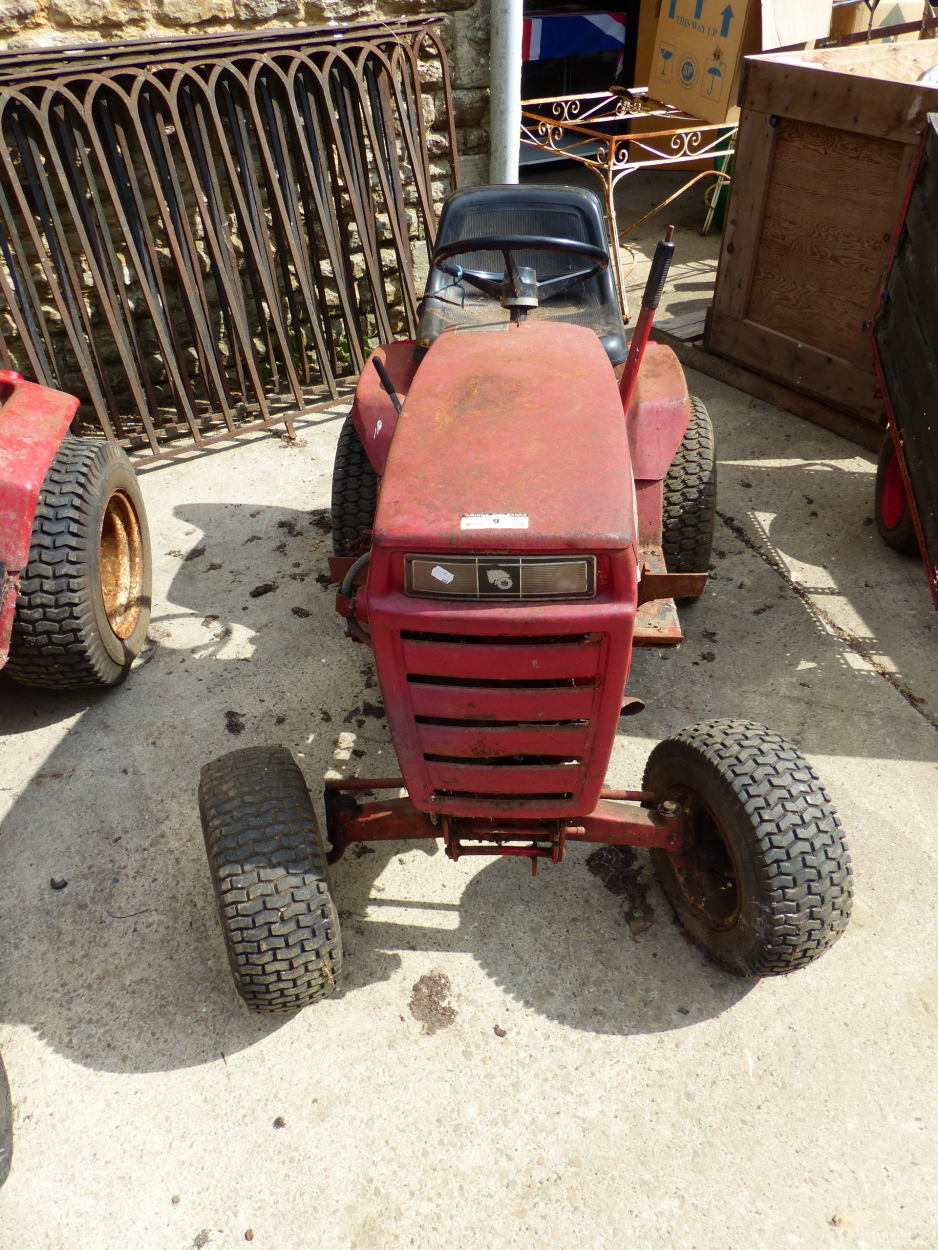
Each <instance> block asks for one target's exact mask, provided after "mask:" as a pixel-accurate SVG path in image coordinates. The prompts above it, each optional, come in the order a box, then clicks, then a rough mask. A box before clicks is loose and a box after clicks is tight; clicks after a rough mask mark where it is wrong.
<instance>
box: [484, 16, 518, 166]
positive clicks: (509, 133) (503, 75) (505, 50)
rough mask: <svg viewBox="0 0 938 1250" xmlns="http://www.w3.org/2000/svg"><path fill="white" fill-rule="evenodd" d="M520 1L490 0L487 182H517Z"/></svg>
mask: <svg viewBox="0 0 938 1250" xmlns="http://www.w3.org/2000/svg"><path fill="white" fill-rule="evenodd" d="M522 3H523V0H492V42H491V47H490V53H489V55H490V60H491V67H492V68H491V77H490V89H491V104H490V110H489V117H490V123H489V182H517V181H518V154H519V151H520V148H521V40H522V34H523V29H524V27H523V22H524V18H523V15H522V14H523V10H522Z"/></svg>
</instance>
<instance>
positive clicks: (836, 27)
mask: <svg viewBox="0 0 938 1250" xmlns="http://www.w3.org/2000/svg"><path fill="white" fill-rule="evenodd" d="M924 12H925V4H924V0H898V2H897V0H880V3H879V4H878V5H877V7H876V12H875V13H874V15H873V30H881V29H882V28H883V27H887V26H902V25H903V24H904V23H905V22H920V21H921V20H922V17H923V15H924ZM869 28H870V11H869V9H868V8H867V7H866V5H865V4H864V3H863V0H857V3H856V4H843V5H838V6H837V8H836V9H835V10H834V18H833V21H832V22H831V34H832V35H855V34H859V33H860V32H861V31H866V30H869ZM917 38H918V35H917V34H916V33H915V32H914V31H912V32H911V33H910V34H908V35H896V36H894V37H893V38H892V39H883V40H879V39H877V41H876V42H877V43H896V42H898V41H900V40H902V41H905V40H908V41H911V40H914V39H917Z"/></svg>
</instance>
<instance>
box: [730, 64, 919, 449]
mask: <svg viewBox="0 0 938 1250" xmlns="http://www.w3.org/2000/svg"><path fill="white" fill-rule="evenodd" d="M936 63H938V40H925V41H922V42H919V43H915V44H900V43H894V44H890V45H888V46H886V47H882V46H875V45H871V44H863V45H857V46H855V47H851V48H832V49H826V50H823V51H813V52H796V53H775V54H773V55H768V56H757V57H750V58H749V59H748V60H747V62H746V75H745V78H744V80H743V84H742V88H741V92H740V95H741V103H742V106H743V113H742V117H741V121H740V130H739V144H738V149H737V156H736V167H735V172H734V177H733V185H732V189H731V193H730V203H729V208H728V212H727V220H726V228H725V231H724V235H723V245H722V250H721V254H720V265H719V269H718V272H717V282H716V290H715V292H714V299H713V308H712V312H711V318H710V324H709V328H708V333H707V337H706V346H707V347H708V348H709V350H710V351H712V352H716V353H718V354H719V355H721V356H724V357H726V358H728V359H729V360H733V361H735V362H737V363H739V364H742V365H744V366H746V367H747V368H748V369H751V370H754V371H756V372H757V373H761V374H763V375H764V376H766V377H769V378H774V379H776V380H778V381H779V382H783V383H784V384H785V385H786V386H788V387H791V388H793V389H795V390H797V391H799V392H801V393H802V394H804V395H809V396H813V397H815V398H817V399H819V400H822V401H823V402H824V403H826V404H829V405H832V406H833V407H835V408H838V409H840V410H842V411H844V412H846V413H850V414H851V415H852V416H854V417H858V418H860V419H861V420H863V421H866V422H870V423H871V424H873V425H879V424H882V400H881V399H880V398H879V396H878V394H877V387H876V380H875V377H874V373H873V361H872V355H871V352H870V346H869V335H868V327H869V321H870V318H871V317H872V314H873V310H874V307H875V304H876V297H877V293H878V290H879V286H880V282H881V279H882V275H883V271H884V268H885V265H886V261H887V259H888V257H889V252H890V244H891V242H892V239H893V232H894V230H895V229H896V223H897V222H898V220H899V215H900V210H901V207H902V200H903V195H904V193H905V190H906V186H907V184H908V180H909V172H910V169H911V167H912V163H913V160H914V159H915V154H916V151H917V149H918V145H919V142H920V139H921V135H922V130H923V128H924V125H925V119H926V116H927V114H928V113H929V112H934V111H938V88H936V87H926V86H923V85H920V84H918V82H917V79H918V78H919V76H920V75H921V74H922V73H923V72H924V71H925V70H927V69H930V68H931V67H932V66H933V65H935V64H936Z"/></svg>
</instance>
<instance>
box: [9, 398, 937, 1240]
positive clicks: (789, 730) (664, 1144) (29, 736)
mask: <svg viewBox="0 0 938 1250" xmlns="http://www.w3.org/2000/svg"><path fill="white" fill-rule="evenodd" d="M690 380H691V384H692V389H693V390H694V391H695V392H696V393H697V394H699V395H701V396H702V397H703V398H704V400H705V401H706V402H707V404H708V405H709V407H710V411H711V413H712V416H713V419H714V423H715V425H716V429H717V434H718V440H719V444H718V445H719V460H720V495H719V510H720V519H719V522H718V525H717V536H716V541H715V556H714V562H713V577H712V582H711V584H710V587H709V588H708V591H707V593H706V595H705V597H704V598H703V600H702V601H701V602H700V603H699V604H697V605H696V606H694V607H693V608H691V609H688V610H687V611H686V612H685V613H684V623H685V629H686V633H687V641H686V643H685V645H684V646H683V647H681V648H680V649H679V650H677V651H675V652H671V653H664V654H661V655H659V654H657V653H655V652H639V653H638V654H637V655H636V657H635V662H634V666H633V675H632V679H631V683H630V692H631V693H633V694H635V695H637V696H640V697H641V698H643V699H644V700H645V701H646V702H647V704H648V709H647V711H646V712H645V713H644V714H643V715H642V716H641V717H640V718H638V719H629V720H625V721H623V722H622V730H621V733H620V736H619V738H618V741H617V744H616V748H615V752H614V756H613V760H612V764H611V767H610V771H609V782H610V783H611V784H613V785H617V786H623V787H624V786H634V785H636V784H638V783H639V782H640V780H641V775H642V768H643V765H644V761H645V758H646V757H647V755H648V753H649V751H650V750H651V747H652V746H653V744H654V743H655V742H657V741H658V740H659V739H661V738H663V737H666V736H667V735H668V734H669V733H672V732H674V731H675V730H677V729H678V728H680V727H681V726H684V725H686V724H689V723H693V722H695V721H698V720H704V719H706V718H709V717H712V716H744V717H752V718H754V719H757V720H760V721H763V722H765V723H767V724H769V725H771V726H772V727H774V728H776V729H778V730H780V731H781V732H783V733H785V734H787V735H789V736H790V737H791V738H792V739H794V741H795V742H797V743H798V744H799V745H800V746H801V747H802V749H803V750H804V751H805V752H806V753H807V755H808V757H809V758H810V760H811V761H812V763H813V764H814V766H815V767H816V769H817V770H818V771H819V773H820V774H821V776H822V778H823V780H824V782H825V784H826V785H827V787H828V789H829V791H830V793H831V795H832V797H833V799H834V802H835V803H836V804H837V806H838V808H839V811H840V814H841V818H842V820H843V824H844V827H845V830H846V833H847V836H848V839H849V843H850V847H851V851H852V854H853V859H854V866H855V873H856V907H855V912H854V918H853V921H852V924H851V926H850V928H849V929H848V931H847V934H846V935H845V937H844V938H843V940H842V941H841V942H840V943H839V944H838V945H837V946H835V947H834V948H833V950H832V951H831V952H830V953H828V954H827V955H826V956H824V957H823V958H822V959H821V960H820V961H819V962H818V963H816V964H815V965H813V966H812V967H810V968H809V969H807V970H804V971H801V972H799V973H796V974H794V975H792V976H790V977H787V978H776V979H770V980H765V981H747V980H739V979H736V978H734V977H731V976H729V975H728V974H725V973H724V972H722V971H721V970H719V969H717V968H715V967H714V966H712V965H711V964H710V963H708V962H707V960H706V959H705V958H704V957H703V955H702V954H701V953H700V952H699V951H698V950H697V949H695V948H694V947H692V946H689V945H688V944H687V942H686V941H685V940H684V938H683V936H682V933H681V930H680V929H679V928H678V926H677V925H676V924H675V923H674V920H673V917H672V913H671V911H670V908H669V906H668V904H667V903H666V901H665V899H664V897H663V895H662V893H661V892H660V890H659V889H658V887H657V885H656V884H655V882H654V880H653V878H652V876H651V873H650V871H649V868H648V865H647V861H646V860H645V858H644V857H643V856H639V857H638V860H637V867H638V869H639V871H638V872H637V873H633V874H632V877H631V879H630V880H629V881H628V882H627V883H626V885H627V888H626V891H625V893H624V894H614V893H611V892H610V891H609V890H607V889H606V888H605V887H604V886H603V884H602V883H601V881H600V880H599V879H598V878H597V877H596V876H595V875H593V874H592V872H591V871H590V870H589V869H588V867H587V865H586V862H585V861H586V858H587V855H588V854H589V848H584V847H574V848H573V849H572V850H571V851H570V852H568V856H567V860H566V862H565V863H564V864H563V865H562V866H560V867H556V868H551V867H546V868H542V869H541V871H540V872H539V874H538V876H537V877H536V878H532V877H531V875H530V873H529V872H528V870H527V868H526V867H525V866H524V865H523V864H521V863H519V862H515V861H509V860H498V859H475V860H463V861H460V862H459V863H458V864H452V863H450V862H449V861H448V860H447V859H446V858H445V856H444V855H443V854H442V851H441V850H440V848H439V847H437V846H432V845H431V846H429V847H426V846H419V847H418V846H416V845H407V844H399V845H392V846H388V847H385V848H381V849H379V850H378V851H377V852H376V853H374V854H364V855H362V856H361V857H357V856H355V855H354V854H350V855H349V856H347V857H346V859H345V860H343V861H342V863H341V864H340V865H338V866H337V868H336V870H335V890H336V894H337V900H338V906H339V908H340V910H341V915H342V920H343V933H344V939H345V949H346V968H347V979H346V982H345V987H344V990H343V992H342V994H341V995H340V996H339V997H336V998H333V999H330V1000H327V1001H325V1002H323V1003H321V1004H319V1005H317V1006H315V1007H312V1008H310V1009H307V1010H305V1011H303V1012H301V1013H300V1014H299V1015H296V1016H294V1017H292V1018H280V1017H273V1018H263V1017H255V1016H251V1015H250V1014H249V1013H248V1012H247V1010H246V1009H245V1007H244V1006H243V1005H242V1003H241V1001H240V1000H239V998H238V997H237V995H236V994H235V991H234V989H233V986H232V983H231V980H230V976H229V973H228V968H227V964H226V959H225V953H224V948H223V943H222V938H221V933H220V930H219V926H218V922H217V918H216V913H215V904H214V900H213V897H212V892H211V886H210V881H209V876H208V871H207V867H206V863H205V856H204V850H203V846H202V838H201V832H200V829H199V820H198V813H197V808H196V786H197V783H198V774H199V768H200V766H201V764H202V763H204V762H205V761H207V760H210V759H212V758H214V757H216V756H218V755H220V754H222V753H223V752H225V751H228V750H231V749H233V748H237V747H243V746H249V745H252V744H257V743H265V742H273V743H283V744H285V745H287V746H289V747H290V748H291V749H292V750H293V751H294V753H295V754H296V756H297V758H298V760H299V762H300V764H301V765H302V766H303V768H304V770H305V773H306V776H307V779H308V781H309V784H310V788H311V790H312V791H313V793H314V795H318V792H319V790H320V786H321V779H322V778H323V776H324V775H325V774H327V773H328V772H330V771H338V772H339V773H340V774H342V775H354V774H358V775H362V776H368V775H371V776H375V775H380V774H382V773H383V774H386V773H387V772H388V771H390V770H391V769H392V768H393V765H394V755H393V750H392V747H391V744H390V740H389V736H388V731H387V726H386V723H385V722H384V720H383V719H382V716H381V709H380V690H379V688H378V686H377V682H376V677H375V673H374V668H373V665H372V664H371V662H370V656H369V653H368V652H367V651H365V650H364V648H362V647H360V646H358V645H356V644H353V643H352V642H350V641H349V640H348V639H346V638H345V637H343V633H342V628H341V624H340V622H339V619H338V618H337V617H336V615H335V613H334V611H333V606H332V605H333V592H332V591H331V590H330V589H328V588H327V587H325V586H324V585H322V584H321V583H320V582H319V581H318V580H317V577H319V576H321V575H322V574H323V573H324V571H325V569H326V556H327V554H328V551H329V539H328V535H326V534H324V533H323V532H322V531H321V529H320V528H319V527H318V526H317V524H316V523H315V522H316V518H315V517H313V518H311V516H310V511H311V510H315V509H324V508H327V507H328V503H329V492H330V477H331V467H332V456H333V449H334V445H335V441H336V438H337V435H338V431H339V427H340V425H341V420H342V415H341V411H340V410H338V409H337V410H336V411H335V412H327V413H324V414H318V415H317V417H316V419H315V420H311V421H307V422H300V423H299V434H300V443H299V445H297V446H292V447H289V446H286V445H285V444H284V443H283V442H282V441H281V440H280V439H279V438H278V437H277V436H276V435H266V436H262V437H254V438H251V439H244V440H241V441H239V442H238V443H237V444H233V445H228V446H222V447H221V448H219V449H218V450H216V451H213V452H212V453H210V454H208V455H205V456H203V457H201V458H193V459H191V460H190V461H189V462H188V463H182V462H180V461H176V462H175V463H173V464H168V465H165V466H159V467H154V468H150V469H147V470H145V471H144V472H142V474H141V481H142V485H143V490H144V494H145V496H146V500H147V506H148V510H149V516H150V525H151V529H152V535H153V547H154V553H155V557H156V584H155V608H154V613H153V622H152V628H151V631H150V642H149V644H148V647H147V650H146V652H145V654H144V655H143V656H142V657H141V659H140V661H138V664H137V666H136V667H135V670H134V672H133V673H132V674H131V676H130V678H129V680H128V681H127V683H126V684H125V685H124V686H122V687H120V688H119V689H117V690H115V691H112V692H108V693H103V694H100V695H93V696H87V695H72V694H70V695H58V696H57V695H50V694H43V693H37V692H32V691H29V690H25V689H19V688H17V687H16V686H14V685H13V684H12V683H10V682H7V681H5V680H4V679H2V678H0V726H2V734H3V736H2V740H0V931H2V934H3V947H2V956H0V1011H2V1017H0V1018H2V1023H0V1051H2V1054H3V1058H4V1061H5V1063H6V1066H7V1070H8V1073H9V1079H10V1085H11V1089H12V1097H13V1103H14V1109H15V1148H14V1157H13V1166H12V1171H11V1173H10V1177H9V1180H8V1181H7V1183H6V1185H5V1186H4V1187H3V1189H2V1190H0V1245H2V1246H3V1247H4V1250H66V1248H67V1250H119V1248H120V1250H123V1248H124V1247H128V1246H132V1247H134V1250H187V1248H188V1247H205V1246H208V1247H219V1248H222V1247H224V1248H226V1250H231V1248H233V1247H235V1246H240V1245H242V1244H244V1243H245V1242H246V1241H251V1242H252V1243H253V1245H254V1246H255V1247H258V1248H262V1250H396V1248H398V1247H400V1248H401V1250H409V1248H410V1247H414V1248H416V1250H442V1248H443V1247H446V1248H447V1250H450V1248H452V1250H470V1248H473V1250H474V1248H479V1250H491V1248H493V1247H498V1248H499V1250H533V1248H534V1247H541V1246H547V1247H553V1246H559V1247H565V1248H568V1250H574V1248H576V1250H620V1248H624V1247H627V1248H628V1250H658V1248H659V1247H665V1246H666V1247H669V1250H670V1248H671V1247H673V1248H674V1250H789V1248H790V1247H799V1246H803V1247H806V1248H807V1250H828V1248H830V1250H844V1248H848V1247H850V1248H852V1247H857V1248H860V1250H934V1248H935V1247H938V1176H936V1165H938V1142H936V1133H938V1093H936V1081H935V1071H936V1066H938V1065H936V1060H938V1054H936V1051H938V1044H936V1043H938V960H936V956H938V931H936V921H935V916H936V902H938V884H936V858H938V843H936V833H935V820H934V813H935V810H936V806H938V732H936V730H938V717H936V712H938V676H936V666H935V664H934V659H933V657H934V653H935V644H936V625H938V617H936V615H935V613H934V610H933V608H932V606H931V602H930V599H929V597H928V593H927V589H926V585H925V579H924V575H923V571H922V568H921V566H920V564H919V563H918V562H917V561H915V560H910V559H907V558H904V557H901V556H898V555H896V554H895V553H893V552H891V551H889V550H887V549H886V548H885V547H884V546H883V545H882V544H881V543H880V541H879V539H878V537H877V535H876V532H875V528H874V527H872V526H871V525H870V524H869V521H868V518H870V517H871V516H872V495H873V473H874V466H873V462H872V457H871V456H870V455H869V454H867V453H866V452H863V451H861V450H859V449H858V448H857V447H855V446H854V445H852V444H850V443H847V442H845V441H843V440H842V439H840V438H838V437H836V436H835V435H832V434H829V433H827V432H826V431H823V430H820V429H817V428H815V427H813V426H810V425H808V424H806V423H805V422H803V421H800V420H799V419H798V418H796V417H792V416H789V415H787V414H784V413H780V412H778V411H776V410H775V409H773V408H771V407H769V406H768V405H766V404H764V403H761V402H759V401H756V400H751V399H749V397H747V396H745V395H741V394H739V393H737V392H735V391H732V390H730V389H728V388H726V387H724V386H722V385H721V384H719V383H717V382H715V381H712V380H711V379H709V378H705V377H702V376H697V375H692V376H691V379H690ZM265 582H277V583H278V587H277V589H276V590H275V591H272V592H271V593H268V594H265V595H262V596H259V597H256V598H252V597H251V595H250V591H251V590H252V589H254V588H255V587H257V586H259V585H260V584H262V583H265ZM297 610H299V611H297ZM307 613H308V615H306V614H307ZM239 726H243V727H242V728H240V729H238V727H239ZM233 730H238V732H232V731H233ZM52 877H55V878H65V879H66V880H67V881H68V885H67V887H66V888H64V889H62V890H56V891H53V890H52V889H51V888H50V878H52ZM649 920H650V922H651V923H650V924H648V923H647V922H648V921H649ZM436 973H442V974H444V975H445V976H446V977H448V978H449V979H450V981H451V983H452V992H451V1004H450V1005H451V1007H452V1008H454V1009H455V1014H453V1015H448V1014H446V1012H445V1011H444V1012H443V1013H437V1014H436V1015H434V1014H433V1013H432V1012H431V1014H430V1016H429V1026H427V1025H424V1024H421V1022H420V1021H419V1020H418V1019H417V1018H416V1017H415V1015H414V1014H413V1012H412V1011H411V1006H412V1005H413V1006H415V1007H416V1008H417V1010H418V1014H419V1001H418V1000H419V994H415V990H414V987H415V986H416V985H417V983H418V981H419V980H420V978H422V977H424V976H426V975H429V974H436ZM437 1026H439V1027H437ZM249 1233H250V1236H249Z"/></svg>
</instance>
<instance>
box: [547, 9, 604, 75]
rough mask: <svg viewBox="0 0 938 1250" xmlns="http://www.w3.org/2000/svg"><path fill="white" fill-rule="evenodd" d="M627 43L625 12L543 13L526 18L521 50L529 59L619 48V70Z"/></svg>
mask: <svg viewBox="0 0 938 1250" xmlns="http://www.w3.org/2000/svg"><path fill="white" fill-rule="evenodd" d="M624 44H625V14H624V13H544V14H541V15H535V16H532V17H526V18H525V19H524V42H523V45H522V50H523V56H524V59H525V60H526V61H547V60H550V59H551V58H552V57H556V56H582V55H583V54H584V53H589V52H618V53H619V60H618V63H617V65H616V70H617V71H618V70H620V69H621V68H622V50H623V45H624Z"/></svg>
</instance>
